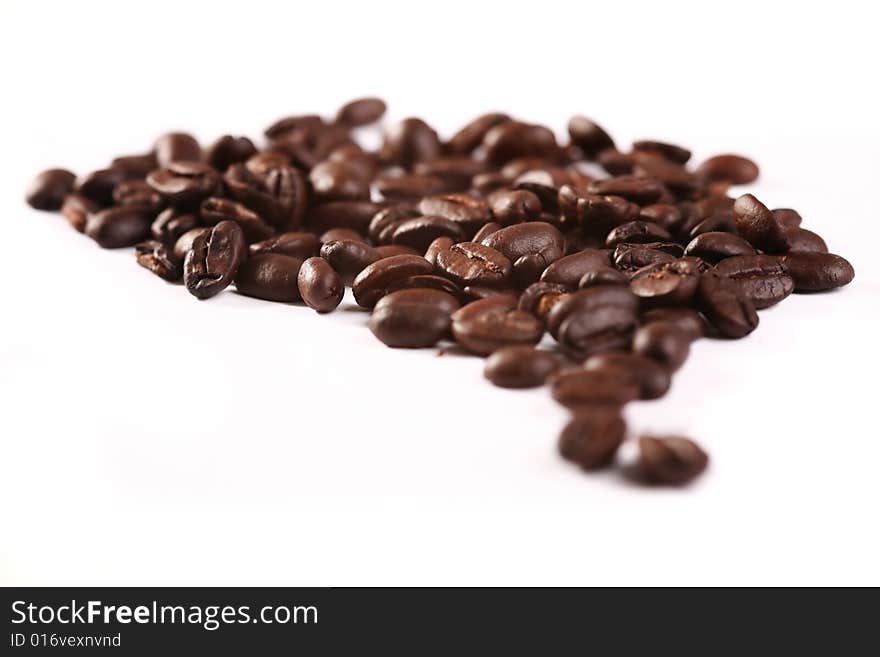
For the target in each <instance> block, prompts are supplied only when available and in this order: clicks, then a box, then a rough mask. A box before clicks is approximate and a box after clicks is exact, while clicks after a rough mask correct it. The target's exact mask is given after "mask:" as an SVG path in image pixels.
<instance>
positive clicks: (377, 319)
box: [370, 288, 459, 349]
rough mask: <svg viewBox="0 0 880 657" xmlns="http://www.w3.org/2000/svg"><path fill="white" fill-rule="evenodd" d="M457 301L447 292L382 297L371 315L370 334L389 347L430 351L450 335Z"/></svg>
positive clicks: (402, 292) (418, 291)
mask: <svg viewBox="0 0 880 657" xmlns="http://www.w3.org/2000/svg"><path fill="white" fill-rule="evenodd" d="M458 307H459V304H458V300H457V299H456V298H455V297H454V296H452V295H451V294H449V293H447V292H443V291H440V290H434V289H425V288H412V289H405V290H398V291H396V292H391V293H390V294H387V295H385V296H384V297H382V298H381V299H380V300H379V302H378V303H377V304H376V307H375V308H374V309H373V313H372V315H370V330H371V331H372V332H373V335H375V336H376V337H377V338H379V340H381V341H382V342H384V343H385V344H386V345H388V346H389V347H403V348H409V349H418V348H425V347H433V346H434V345H435V344H437V342H439V341H440V340H442V339H444V338H446V337H447V336H448V335H449V328H450V325H451V319H450V317H451V315H452V313H454V312H455V311H456V310H458Z"/></svg>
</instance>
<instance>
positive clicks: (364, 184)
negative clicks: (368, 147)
mask: <svg viewBox="0 0 880 657" xmlns="http://www.w3.org/2000/svg"><path fill="white" fill-rule="evenodd" d="M309 182H311V184H312V191H313V192H314V196H315V199H316V200H317V201H318V202H319V203H327V202H331V201H366V200H369V198H370V179H369V177H367V176H364V175H363V173H362V172H361V171H360V169H359V168H358V167H357V166H353V165H352V164H351V163H349V162H345V161H333V160H324V161H323V162H319V163H318V164H317V165H315V167H314V168H313V169H312V170H311V172H309Z"/></svg>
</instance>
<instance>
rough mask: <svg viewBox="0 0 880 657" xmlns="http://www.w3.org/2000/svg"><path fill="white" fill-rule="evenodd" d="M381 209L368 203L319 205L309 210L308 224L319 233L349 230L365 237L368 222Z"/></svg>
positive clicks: (354, 202)
mask: <svg viewBox="0 0 880 657" xmlns="http://www.w3.org/2000/svg"><path fill="white" fill-rule="evenodd" d="M381 209H382V206H381V205H379V204H377V203H371V202H370V201H335V202H332V203H321V204H320V205H315V206H313V207H312V208H311V209H309V212H308V224H309V226H310V227H311V228H312V230H315V231H317V232H319V233H322V232H324V231H325V230H328V229H330V228H351V229H352V230H355V231H357V232H358V233H360V234H361V235H366V234H367V232H368V231H369V227H370V221H371V220H372V219H373V217H374V216H375V215H376V213H377V212H379V211H380V210H381Z"/></svg>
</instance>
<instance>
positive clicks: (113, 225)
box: [85, 205, 155, 249]
mask: <svg viewBox="0 0 880 657" xmlns="http://www.w3.org/2000/svg"><path fill="white" fill-rule="evenodd" d="M154 217H155V215H154V214H153V213H152V212H150V211H148V210H145V209H143V208H139V207H137V206H126V205H120V206H118V207H114V208H107V209H106V210H101V211H100V212H98V213H96V214H91V215H89V216H88V217H87V218H86V225H85V233H86V235H88V236H89V237H91V238H92V239H93V240H95V241H96V242H97V243H98V245H99V246H101V247H103V248H105V249H119V248H122V247H126V246H134V245H135V244H137V243H138V242H143V241H144V240H145V239H147V238H148V237H149V236H150V224H152V223H153V218H154Z"/></svg>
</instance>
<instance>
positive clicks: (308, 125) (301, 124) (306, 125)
mask: <svg viewBox="0 0 880 657" xmlns="http://www.w3.org/2000/svg"><path fill="white" fill-rule="evenodd" d="M323 127H324V119H322V118H321V117H320V116H318V115H317V114H300V115H296V116H285V117H284V118H283V119H278V120H277V121H276V122H275V123H273V124H272V125H270V126H269V127H268V128H266V130H265V131H264V132H263V134H264V135H266V137H268V138H269V139H278V138H279V137H282V136H284V135H286V134H289V133H292V132H300V131H301V132H304V133H307V134H309V135H312V136H314V135H316V134H317V133H318V132H319V131H320V130H321V129H322V128H323Z"/></svg>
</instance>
